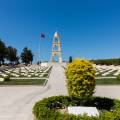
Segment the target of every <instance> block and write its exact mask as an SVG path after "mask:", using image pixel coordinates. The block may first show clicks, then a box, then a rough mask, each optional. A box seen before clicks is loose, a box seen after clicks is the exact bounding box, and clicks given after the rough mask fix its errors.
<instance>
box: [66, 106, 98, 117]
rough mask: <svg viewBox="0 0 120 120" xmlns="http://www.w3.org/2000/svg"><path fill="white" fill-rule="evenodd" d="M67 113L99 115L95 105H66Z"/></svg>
mask: <svg viewBox="0 0 120 120" xmlns="http://www.w3.org/2000/svg"><path fill="white" fill-rule="evenodd" d="M68 113H69V114H74V115H83V114H87V115H88V116H99V113H98V110H97V109H96V107H80V106H72V107H68Z"/></svg>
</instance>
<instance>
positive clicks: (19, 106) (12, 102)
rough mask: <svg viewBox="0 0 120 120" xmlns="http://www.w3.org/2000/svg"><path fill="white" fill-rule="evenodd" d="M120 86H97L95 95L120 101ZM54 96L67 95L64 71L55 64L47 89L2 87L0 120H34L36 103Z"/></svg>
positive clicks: (0, 91) (0, 93)
mask: <svg viewBox="0 0 120 120" xmlns="http://www.w3.org/2000/svg"><path fill="white" fill-rule="evenodd" d="M119 91H120V86H97V87H96V92H95V95H97V96H106V97H112V98H119V99H120V94H119ZM53 95H67V90H66V87H65V76H64V69H63V68H62V67H61V65H60V64H53V69H52V72H51V74H50V78H49V81H48V83H47V85H46V86H45V87H40V86H19V87H18V86H14V87H12V86H11V87H7V86H5V87H0V120H33V116H32V107H33V105H34V104H35V102H36V101H38V100H40V99H43V98H44V97H49V96H53Z"/></svg>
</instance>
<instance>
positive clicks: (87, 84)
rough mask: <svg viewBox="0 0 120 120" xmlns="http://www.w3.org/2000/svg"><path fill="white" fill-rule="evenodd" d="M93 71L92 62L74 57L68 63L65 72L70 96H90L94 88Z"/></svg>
mask: <svg viewBox="0 0 120 120" xmlns="http://www.w3.org/2000/svg"><path fill="white" fill-rule="evenodd" d="M95 72H96V70H95V69H94V68H93V65H92V63H90V62H89V61H87V60H80V59H76V60H73V62H72V63H69V64H68V66H67V68H66V71H65V74H66V78H67V88H68V93H69V95H70V96H77V97H90V96H92V94H93V92H94V88H95Z"/></svg>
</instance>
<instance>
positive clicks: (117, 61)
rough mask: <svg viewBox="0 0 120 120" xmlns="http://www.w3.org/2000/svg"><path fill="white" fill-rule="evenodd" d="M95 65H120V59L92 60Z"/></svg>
mask: <svg viewBox="0 0 120 120" xmlns="http://www.w3.org/2000/svg"><path fill="white" fill-rule="evenodd" d="M91 61H92V62H93V63H95V64H97V65H98V64H99V65H120V58H112V59H98V60H91Z"/></svg>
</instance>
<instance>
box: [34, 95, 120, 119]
mask: <svg viewBox="0 0 120 120" xmlns="http://www.w3.org/2000/svg"><path fill="white" fill-rule="evenodd" d="M67 106H92V107H96V108H97V109H98V110H99V111H100V115H99V117H88V116H87V115H79V116H76V115H71V114H67V113H64V114H63V113H61V112H59V111H58V110H59V109H64V108H66V107H67ZM33 114H34V116H35V118H36V120H120V101H119V100H115V99H109V98H101V97H91V98H80V97H69V96H53V97H49V98H44V99H43V100H40V101H38V102H37V103H36V104H35V105H34V107H33Z"/></svg>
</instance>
